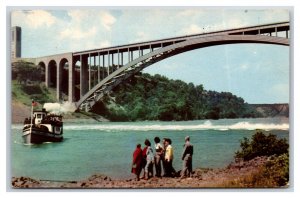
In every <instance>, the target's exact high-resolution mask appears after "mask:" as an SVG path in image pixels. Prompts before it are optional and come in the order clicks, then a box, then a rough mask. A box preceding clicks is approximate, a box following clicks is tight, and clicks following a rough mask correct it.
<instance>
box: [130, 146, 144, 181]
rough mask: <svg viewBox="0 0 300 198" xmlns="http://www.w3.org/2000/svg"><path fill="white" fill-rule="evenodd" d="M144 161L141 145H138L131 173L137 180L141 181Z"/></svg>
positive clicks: (134, 153)
mask: <svg viewBox="0 0 300 198" xmlns="http://www.w3.org/2000/svg"><path fill="white" fill-rule="evenodd" d="M142 160H143V154H142V149H141V144H138V145H136V149H135V151H134V152H133V160H132V168H131V172H132V173H134V174H135V175H136V180H137V181H139V180H140V174H141V171H142Z"/></svg>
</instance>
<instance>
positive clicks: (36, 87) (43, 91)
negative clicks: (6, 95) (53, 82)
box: [12, 80, 56, 106]
mask: <svg viewBox="0 0 300 198" xmlns="http://www.w3.org/2000/svg"><path fill="white" fill-rule="evenodd" d="M32 99H33V100H35V101H38V102H39V103H40V104H44V103H45V102H55V101H56V99H55V90H54V89H49V88H47V87H46V86H45V85H44V84H42V83H33V84H20V83H18V82H17V81H16V80H13V81H12V100H16V101H18V102H20V103H22V104H24V105H28V106H30V105H31V100H32Z"/></svg>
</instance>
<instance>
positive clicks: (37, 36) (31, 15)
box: [11, 7, 290, 104]
mask: <svg viewBox="0 0 300 198" xmlns="http://www.w3.org/2000/svg"><path fill="white" fill-rule="evenodd" d="M283 21H289V11H288V10H286V9H282V8H271V9H266V8H264V9H258V8H256V9H254V8H250V9H249V8H246V9H242V8H201V7H193V8H187V7H186V8H180V7H169V8H147V7H142V8H129V7H124V8H117V9H108V8H105V9H104V8H97V9H83V8H78V9H70V10H15V11H12V12H11V25H12V26H20V27H21V28H22V57H39V56H47V55H52V54H58V53H64V52H75V51H80V50H89V49H95V48H102V47H108V46H115V45H121V44H128V43H135V42H141V41H149V40H155V39H162V38H168V37H175V36H182V35H189V34H195V33H204V32H210V31H217V30H224V29H230V28H239V27H246V26H253V25H261V24H268V23H277V22H283ZM289 51H290V49H289V47H287V46H278V45H266V44H231V45H220V46H213V47H207V48H201V49H197V50H193V51H189V52H186V53H182V54H179V55H176V56H173V57H170V58H168V59H165V60H163V61H160V62H158V63H156V64H154V65H152V66H150V67H148V68H146V69H144V72H147V73H150V74H156V73H158V74H161V75H164V76H167V77H168V78H171V79H180V80H183V81H185V82H187V83H189V82H192V83H194V84H195V85H199V84H202V85H203V86H204V88H205V89H206V90H215V91H219V92H221V91H226V92H232V93H233V94H235V95H237V96H239V97H242V98H243V99H244V100H245V101H246V102H248V103H256V104H257V103H286V102H289V74H290V61H289V60H290V53H289Z"/></svg>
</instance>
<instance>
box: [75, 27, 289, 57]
mask: <svg viewBox="0 0 300 198" xmlns="http://www.w3.org/2000/svg"><path fill="white" fill-rule="evenodd" d="M289 29H290V26H289V22H281V23H273V24H265V25H258V26H250V27H243V28H235V29H229V30H220V31H213V32H206V33H200V34H192V35H186V36H179V37H172V38H165V39H158V40H151V41H145V42H139V43H132V44H126V45H118V46H113V47H106V48H99V49H92V50H85V51H79V52H74V53H73V55H74V56H78V55H85V54H91V55H94V54H98V53H100V55H103V54H107V53H109V54H114V53H122V52H128V50H129V51H134V50H143V49H149V48H150V46H151V48H159V47H164V46H168V45H171V44H175V43H178V42H182V41H185V40H188V39H193V38H198V37H207V36H215V35H220V34H232V35H239V34H247V35H255V34H268V33H273V32H282V31H288V30H289Z"/></svg>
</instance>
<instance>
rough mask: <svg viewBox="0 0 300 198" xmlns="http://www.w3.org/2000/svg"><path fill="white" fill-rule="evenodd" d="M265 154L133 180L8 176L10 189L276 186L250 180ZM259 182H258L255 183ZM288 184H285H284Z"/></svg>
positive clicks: (264, 158)
mask: <svg viewBox="0 0 300 198" xmlns="http://www.w3.org/2000/svg"><path fill="white" fill-rule="evenodd" d="M268 160H269V158H267V157H257V158H255V159H253V160H250V161H240V162H234V163H231V164H229V165H228V166H227V167H226V168H223V169H196V170H195V171H194V173H193V175H192V177H189V178H183V179H181V178H180V177H174V178H166V177H162V178H157V177H153V178H150V179H149V180H143V179H141V180H140V181H135V180H134V179H111V178H110V177H108V176H105V175H101V174H95V175H93V176H91V177H89V178H88V179H85V180H81V181H69V182H66V181H65V182H63V181H62V182H59V181H41V180H37V179H32V178H28V177H19V178H15V177H13V178H12V183H11V184H12V188H15V189H19V188H21V189H22V188H33V189H40V188H53V189H65V188H66V189H68V188H72V189H77V188H80V189H113V188H126V189H128V188H136V189H145V188H146V189H147V188H150V189H151V188H265V187H273V188H274V187H277V186H274V185H271V186H269V185H266V183H268V182H256V183H253V179H255V176H256V175H257V174H260V171H261V170H262V167H263V166H264V165H265V164H266V163H267V162H268ZM257 183H260V185H257ZM285 187H288V186H285Z"/></svg>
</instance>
